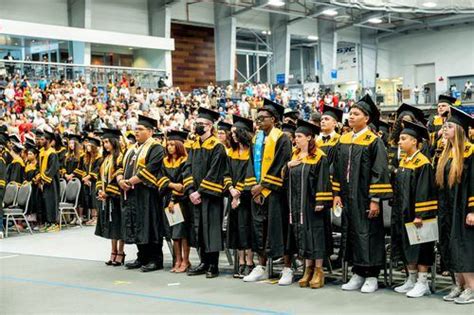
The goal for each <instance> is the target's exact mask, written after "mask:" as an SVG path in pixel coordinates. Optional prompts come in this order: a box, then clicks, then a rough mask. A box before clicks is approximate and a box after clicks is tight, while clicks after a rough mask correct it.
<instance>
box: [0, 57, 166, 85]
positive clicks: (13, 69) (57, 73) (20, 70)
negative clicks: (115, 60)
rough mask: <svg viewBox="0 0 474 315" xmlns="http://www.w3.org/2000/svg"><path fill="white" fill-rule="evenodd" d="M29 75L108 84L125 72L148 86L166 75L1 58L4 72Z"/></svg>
mask: <svg viewBox="0 0 474 315" xmlns="http://www.w3.org/2000/svg"><path fill="white" fill-rule="evenodd" d="M2 72H3V74H20V75H23V74H25V75H27V76H28V79H29V80H30V82H32V83H36V82H38V81H39V80H40V79H41V77H42V76H45V77H46V78H47V79H48V80H54V79H58V80H59V79H61V78H64V79H67V80H78V79H79V78H81V77H84V78H85V80H86V83H87V84H94V85H97V86H102V87H105V86H106V85H107V83H108V82H109V80H112V82H115V81H117V80H118V81H120V79H121V78H122V75H124V74H125V75H127V76H128V77H133V78H134V79H135V82H136V85H137V86H141V87H144V88H156V87H157V86H158V81H159V79H160V78H161V77H164V76H165V71H164V70H162V69H150V68H131V67H117V66H96V65H90V66H86V65H81V64H72V63H60V62H41V61H19V60H1V59H0V74H2Z"/></svg>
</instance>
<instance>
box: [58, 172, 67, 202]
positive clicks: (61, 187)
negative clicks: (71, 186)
mask: <svg viewBox="0 0 474 315" xmlns="http://www.w3.org/2000/svg"><path fill="white" fill-rule="evenodd" d="M66 187H67V182H66V180H65V179H64V178H61V179H59V201H60V202H63V201H64V193H65V192H66Z"/></svg>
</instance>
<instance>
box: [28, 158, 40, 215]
mask: <svg viewBox="0 0 474 315" xmlns="http://www.w3.org/2000/svg"><path fill="white" fill-rule="evenodd" d="M38 174H39V168H38V163H34V164H31V163H27V164H26V167H25V180H26V181H27V182H29V183H31V188H32V189H31V197H30V203H29V204H28V211H27V213H36V210H38V209H37V207H38V204H39V200H40V199H39V198H40V196H39V193H40V191H39V189H38V185H36V184H35V183H34V182H33V179H34V178H35V177H36V176H37V175H38Z"/></svg>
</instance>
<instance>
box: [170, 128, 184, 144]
mask: <svg viewBox="0 0 474 315" xmlns="http://www.w3.org/2000/svg"><path fill="white" fill-rule="evenodd" d="M166 136H167V138H168V140H177V141H181V142H184V141H186V139H188V132H186V131H179V130H170V131H168V132H167V133H166Z"/></svg>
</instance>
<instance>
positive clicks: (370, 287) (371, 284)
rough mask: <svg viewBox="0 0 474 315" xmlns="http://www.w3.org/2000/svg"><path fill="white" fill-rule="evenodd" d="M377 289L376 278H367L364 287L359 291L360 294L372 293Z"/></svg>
mask: <svg viewBox="0 0 474 315" xmlns="http://www.w3.org/2000/svg"><path fill="white" fill-rule="evenodd" d="M378 288H379V284H378V281H377V278H375V277H369V278H366V279H365V282H364V285H363V286H362V288H361V289H360V292H362V293H374V292H375V291H377V290H378Z"/></svg>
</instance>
